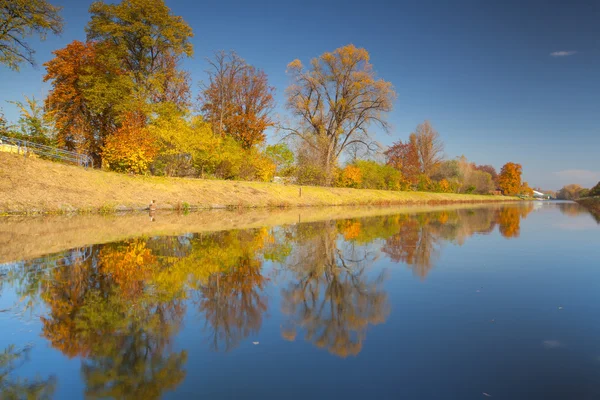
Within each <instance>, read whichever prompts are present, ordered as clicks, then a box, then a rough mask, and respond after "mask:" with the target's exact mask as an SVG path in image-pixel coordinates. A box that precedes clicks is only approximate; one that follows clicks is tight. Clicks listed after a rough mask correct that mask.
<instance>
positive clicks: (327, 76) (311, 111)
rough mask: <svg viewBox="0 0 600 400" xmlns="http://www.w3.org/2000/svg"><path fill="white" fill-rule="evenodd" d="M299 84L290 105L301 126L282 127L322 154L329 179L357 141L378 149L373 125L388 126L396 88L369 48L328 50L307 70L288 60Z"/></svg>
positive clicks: (291, 92)
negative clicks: (372, 59) (374, 61)
mask: <svg viewBox="0 0 600 400" xmlns="http://www.w3.org/2000/svg"><path fill="white" fill-rule="evenodd" d="M288 72H289V73H290V74H291V76H292V79H293V83H292V84H291V85H290V86H289V87H288V89H287V108H288V109H289V110H290V112H291V113H292V115H293V117H294V118H295V119H296V125H295V126H291V127H282V129H283V130H284V131H285V132H287V134H288V135H294V136H297V137H299V138H301V139H302V140H303V141H304V142H305V143H306V144H307V145H308V146H310V147H312V149H313V151H314V152H318V153H320V154H321V155H322V156H321V157H320V158H321V160H322V163H323V165H322V168H323V169H324V171H325V177H326V183H327V184H330V183H331V181H332V178H333V174H332V172H333V168H334V167H335V166H336V164H337V160H338V157H339V156H340V154H341V153H342V152H343V151H344V150H345V149H346V148H347V147H348V146H350V145H352V144H355V143H357V144H362V145H363V146H365V147H366V148H374V143H373V141H372V139H371V132H370V131H369V129H370V127H371V126H372V125H378V126H379V127H381V128H382V129H383V130H385V131H387V130H388V123H387V122H386V120H385V113H386V112H388V111H391V110H392V105H393V101H394V99H395V97H396V92H395V91H394V88H393V87H392V84H391V83H390V82H386V81H384V80H383V79H378V78H377V76H376V74H375V72H374V71H373V66H372V65H371V63H370V62H369V53H368V52H367V50H365V49H363V48H357V47H355V46H354V45H348V46H344V47H341V48H338V49H336V50H334V51H333V52H330V53H324V54H322V55H321V56H320V57H318V58H315V59H313V60H312V61H311V67H310V69H308V70H306V69H304V66H303V65H302V62H301V61H300V60H294V61H292V62H291V63H290V64H288Z"/></svg>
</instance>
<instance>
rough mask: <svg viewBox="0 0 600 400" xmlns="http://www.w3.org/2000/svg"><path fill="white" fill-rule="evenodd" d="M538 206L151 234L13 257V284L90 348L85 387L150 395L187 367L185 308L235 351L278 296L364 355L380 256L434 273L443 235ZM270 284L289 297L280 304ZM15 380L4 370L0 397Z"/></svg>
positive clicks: (312, 331) (49, 329)
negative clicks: (180, 342) (177, 346)
mask: <svg viewBox="0 0 600 400" xmlns="http://www.w3.org/2000/svg"><path fill="white" fill-rule="evenodd" d="M532 210H533V205H532V204H528V205H524V206H509V207H486V208H478V209H472V210H470V209H460V210H445V211H438V212H430V213H417V214H412V215H409V214H402V215H392V216H381V217H369V218H359V219H346V220H338V221H321V222H311V223H304V224H296V225H289V226H284V227H276V228H271V229H266V228H262V229H252V230H231V231H224V232H218V233H213V234H186V235H180V236H169V237H140V238H135V239H131V240H127V241H123V242H118V243H110V244H101V245H93V246H89V247H87V248H83V249H75V250H72V251H69V252H63V253H60V254H56V255H52V256H48V257H44V258H40V259H36V260H30V261H27V262H23V263H15V264H11V265H6V266H4V274H5V275H6V277H5V279H4V284H5V285H8V286H9V287H13V288H14V290H15V291H16V292H17V293H18V295H19V296H20V297H21V298H22V299H23V304H25V305H26V307H36V306H37V305H42V306H43V307H44V309H45V310H46V311H45V312H44V314H43V315H42V316H41V317H40V318H41V324H42V328H41V329H42V332H41V334H42V336H43V337H44V338H45V339H46V340H47V341H48V343H49V344H50V345H51V346H52V347H53V348H54V349H56V350H59V351H60V352H61V353H62V354H63V355H64V356H66V357H69V358H73V357H80V358H81V359H82V360H83V361H82V365H81V372H82V377H83V380H84V381H85V386H86V392H85V395H86V396H88V397H90V398H106V397H115V398H146V399H152V398H159V397H160V396H161V395H162V394H163V393H164V392H165V391H168V390H174V389H175V388H177V386H178V385H179V384H180V383H181V382H182V381H183V380H184V379H185V376H186V372H185V364H186V361H187V352H186V351H185V350H180V351H175V350H173V347H174V346H173V341H174V337H175V336H176V334H177V333H178V332H179V331H180V330H181V329H183V322H184V319H185V317H186V315H190V314H191V315H192V316H193V317H194V318H201V319H202V320H203V321H204V328H203V331H202V332H198V334H201V335H202V336H203V337H204V339H205V341H206V345H207V346H208V347H209V348H210V349H212V350H213V351H222V352H228V351H232V350H234V349H235V348H236V347H237V346H239V345H240V343H242V342H243V341H244V340H246V339H248V338H249V337H250V336H252V335H254V334H257V333H258V332H259V331H260V330H261V327H262V325H263V320H264V319H265V316H266V315H267V312H268V310H269V308H273V307H275V308H277V307H280V309H281V310H282V313H283V316H282V318H283V320H282V322H281V324H280V325H281V336H282V337H283V338H285V339H286V340H290V341H294V340H297V338H298V337H302V338H303V339H304V340H306V341H308V342H310V343H312V344H314V345H315V346H317V347H319V348H323V349H326V350H327V351H329V352H330V353H332V354H334V355H336V356H340V357H347V356H354V355H357V354H358V353H359V352H360V351H361V349H362V347H363V345H364V341H365V338H366V336H367V333H368V330H369V327H370V326H373V325H377V324H381V323H384V322H385V321H386V319H387V318H388V316H389V314H390V304H389V301H388V294H387V293H386V291H385V290H384V283H385V280H386V274H385V271H379V272H375V271H373V270H372V268H370V267H371V266H372V265H373V263H374V262H375V261H376V260H378V259H379V258H381V257H384V258H386V259H388V260H390V261H391V262H392V265H394V264H397V265H405V266H406V267H408V268H410V269H412V270H413V272H414V274H415V275H416V276H417V277H419V278H421V279H425V278H426V277H427V275H428V274H429V273H431V270H432V268H433V267H434V266H435V264H436V260H437V259H438V258H439V256H440V254H441V252H442V251H443V244H444V243H445V242H452V243H455V244H457V245H462V244H464V243H465V241H466V240H467V239H468V238H469V237H471V236H472V235H474V234H489V233H490V232H492V231H494V230H495V228H496V227H498V231H499V232H500V234H502V235H503V236H504V237H506V238H514V237H518V236H519V233H520V220H521V219H522V218H525V217H526V216H527V215H528V214H529V213H530V212H531V211H532ZM266 262H269V263H271V264H272V265H273V268H272V270H273V271H274V272H273V275H272V276H271V277H269V276H267V275H266V273H265V263H266ZM271 284H272V285H274V286H277V287H278V289H277V290H279V291H280V294H281V304H270V301H269V296H268V291H267V288H268V286H269V285H271ZM5 287H6V286H5ZM2 360H4V359H2ZM0 367H3V368H6V367H4V366H2V364H0ZM0 372H1V370H0ZM4 376H5V375H0V379H4ZM16 387H18V386H15V385H14V384H13V385H7V384H6V383H4V384H3V386H0V390H2V391H3V392H2V393H0V397H3V398H4V394H5V393H9V390H15V389H14V388H16Z"/></svg>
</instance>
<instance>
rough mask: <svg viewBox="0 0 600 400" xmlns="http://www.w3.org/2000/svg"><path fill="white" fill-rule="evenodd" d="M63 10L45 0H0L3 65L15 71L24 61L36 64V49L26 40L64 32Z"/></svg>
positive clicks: (0, 40)
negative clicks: (61, 14) (61, 12)
mask: <svg viewBox="0 0 600 400" xmlns="http://www.w3.org/2000/svg"><path fill="white" fill-rule="evenodd" d="M60 10H61V7H57V6H53V5H52V4H50V3H49V2H48V1H46V0H0V64H4V65H6V66H7V67H8V68H10V69H13V70H15V71H18V70H19V68H20V65H21V64H22V63H28V64H31V65H35V59H34V54H35V51H34V50H33V48H32V47H31V45H30V44H29V43H27V41H26V39H27V38H28V37H30V36H34V35H37V36H38V37H39V38H40V39H41V40H45V39H46V35H47V34H48V33H49V32H51V33H53V34H56V35H57V34H59V33H61V32H62V28H63V19H62V17H61V16H60V14H59V13H60Z"/></svg>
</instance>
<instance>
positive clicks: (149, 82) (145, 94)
mask: <svg viewBox="0 0 600 400" xmlns="http://www.w3.org/2000/svg"><path fill="white" fill-rule="evenodd" d="M90 13H91V15H92V17H91V20H90V22H89V23H88V26H87V27H86V32H87V38H88V40H91V41H98V42H103V43H106V44H110V46H111V51H110V53H105V55H106V56H107V57H112V58H117V59H118V60H119V61H120V62H121V63H122V64H123V70H124V71H126V73H127V74H128V76H129V77H130V78H131V80H132V82H133V87H134V89H135V93H136V95H137V96H136V97H137V100H138V101H139V102H147V101H149V100H152V99H154V98H156V97H157V93H159V94H160V93H164V92H165V82H166V80H167V79H168V77H169V73H168V70H169V68H170V67H172V66H174V65H176V61H177V60H178V59H179V57H181V56H188V57H189V56H191V55H192V54H193V49H192V44H191V43H190V38H191V37H192V36H193V33H192V29H191V28H190V26H189V25H188V24H187V23H186V22H185V21H184V20H183V18H181V17H179V16H176V15H173V14H172V13H171V10H170V9H169V7H167V6H166V4H165V2H164V1H163V0H123V1H121V3H118V4H106V3H104V2H102V1H96V2H94V3H92V5H91V6H90ZM158 97H160V96H158Z"/></svg>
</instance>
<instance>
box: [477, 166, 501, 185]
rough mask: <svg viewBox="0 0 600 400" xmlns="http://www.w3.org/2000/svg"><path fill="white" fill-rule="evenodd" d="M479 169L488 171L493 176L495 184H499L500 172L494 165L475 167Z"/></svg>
mask: <svg viewBox="0 0 600 400" xmlns="http://www.w3.org/2000/svg"><path fill="white" fill-rule="evenodd" d="M475 169H476V170H477V171H482V172H487V173H488V174H490V176H491V177H492V182H493V183H494V185H497V184H498V173H497V172H496V168H494V167H493V166H492V165H477V166H476V167H475Z"/></svg>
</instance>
